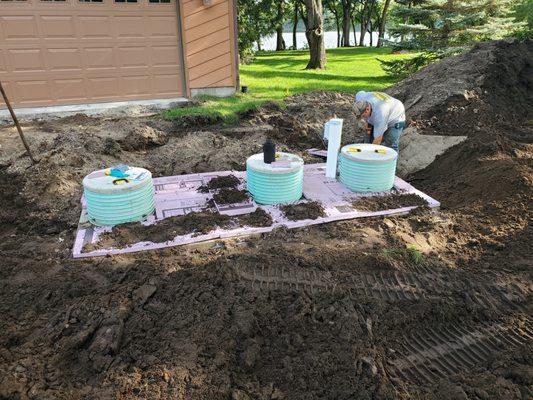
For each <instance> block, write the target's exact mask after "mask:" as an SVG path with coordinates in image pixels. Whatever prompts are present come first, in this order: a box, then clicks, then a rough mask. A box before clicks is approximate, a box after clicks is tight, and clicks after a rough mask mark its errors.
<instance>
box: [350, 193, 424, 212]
mask: <svg viewBox="0 0 533 400" xmlns="http://www.w3.org/2000/svg"><path fill="white" fill-rule="evenodd" d="M352 205H353V206H354V207H355V208H356V209H357V210H358V211H383V210H394V209H396V208H402V207H413V206H417V207H418V206H424V205H427V201H425V200H424V199H423V198H422V197H420V196H418V195H416V194H412V193H410V194H391V195H389V196H369V197H362V198H360V199H357V200H356V201H355V202H353V203H352Z"/></svg>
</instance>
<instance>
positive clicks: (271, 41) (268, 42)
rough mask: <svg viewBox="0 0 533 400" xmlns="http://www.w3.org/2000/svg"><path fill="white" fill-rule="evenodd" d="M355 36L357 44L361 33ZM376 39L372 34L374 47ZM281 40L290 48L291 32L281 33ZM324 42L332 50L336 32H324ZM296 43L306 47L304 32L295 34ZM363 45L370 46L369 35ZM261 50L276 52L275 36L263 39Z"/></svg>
mask: <svg viewBox="0 0 533 400" xmlns="http://www.w3.org/2000/svg"><path fill="white" fill-rule="evenodd" d="M356 36H357V43H359V38H360V36H361V33H360V32H356ZM378 37H379V35H378V33H377V32H374V33H373V34H372V39H373V42H372V43H373V45H374V46H375V45H376V43H377V42H378ZM385 37H386V38H387V35H385ZM283 39H285V44H286V45H287V47H289V46H292V32H283ZM387 39H388V38H387ZM324 40H325V44H326V49H332V48H335V47H337V32H335V31H333V32H326V33H325V34H324ZM296 43H297V44H298V48H299V49H302V48H304V47H307V38H306V37H305V32H297V33H296ZM350 44H351V45H352V46H353V45H354V41H353V32H350ZM364 44H365V46H369V45H370V35H369V34H368V33H367V34H366V35H365V43H364ZM261 48H262V49H263V50H276V35H271V36H267V37H264V38H263V40H262V41H261Z"/></svg>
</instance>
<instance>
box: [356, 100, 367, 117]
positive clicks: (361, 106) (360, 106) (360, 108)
mask: <svg viewBox="0 0 533 400" xmlns="http://www.w3.org/2000/svg"><path fill="white" fill-rule="evenodd" d="M367 106H368V102H367V101H364V100H359V101H356V102H355V103H354V104H353V112H354V114H355V118H361V115H363V113H364V112H365V110H366V107H367Z"/></svg>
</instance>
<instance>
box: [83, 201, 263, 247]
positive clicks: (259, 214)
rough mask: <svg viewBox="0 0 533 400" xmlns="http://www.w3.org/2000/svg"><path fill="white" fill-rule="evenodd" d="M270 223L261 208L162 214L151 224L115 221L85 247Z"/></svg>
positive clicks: (156, 240) (131, 242) (147, 240)
mask: <svg viewBox="0 0 533 400" xmlns="http://www.w3.org/2000/svg"><path fill="white" fill-rule="evenodd" d="M270 225H272V217H271V216H270V214H268V213H267V212H266V211H265V210H263V209H262V208H257V210H255V211H254V212H252V213H249V214H243V215H237V216H228V215H225V214H220V213H218V212H216V211H211V210H202V211H199V212H192V213H189V214H185V215H178V216H174V217H169V218H165V219H163V220H161V221H159V222H157V223H155V224H152V225H143V224H141V223H140V222H130V223H126V224H121V225H116V226H115V227H113V230H112V231H111V232H105V233H103V234H102V235H100V237H99V238H98V242H96V243H94V244H92V243H91V244H87V245H85V246H84V249H83V250H84V251H87V252H90V251H94V250H98V249H105V248H110V247H115V248H124V247H127V246H130V245H132V244H135V243H138V242H152V243H162V242H166V241H169V240H172V239H174V238H175V237H176V236H178V235H186V234H189V233H192V234H194V235H204V234H207V233H209V232H211V231H212V230H214V229H216V228H230V227H231V226H253V227H266V226H270Z"/></svg>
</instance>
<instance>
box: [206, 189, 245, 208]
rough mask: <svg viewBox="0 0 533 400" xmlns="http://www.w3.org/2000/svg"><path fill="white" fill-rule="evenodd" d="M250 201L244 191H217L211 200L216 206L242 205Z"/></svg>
mask: <svg viewBox="0 0 533 400" xmlns="http://www.w3.org/2000/svg"><path fill="white" fill-rule="evenodd" d="M248 199H250V196H249V195H248V192H247V191H246V190H239V189H227V188H223V189H219V190H218V191H217V192H216V193H215V194H214V195H213V200H215V201H216V202H217V203H218V204H232V203H242V202H243V201H246V200H248Z"/></svg>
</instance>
